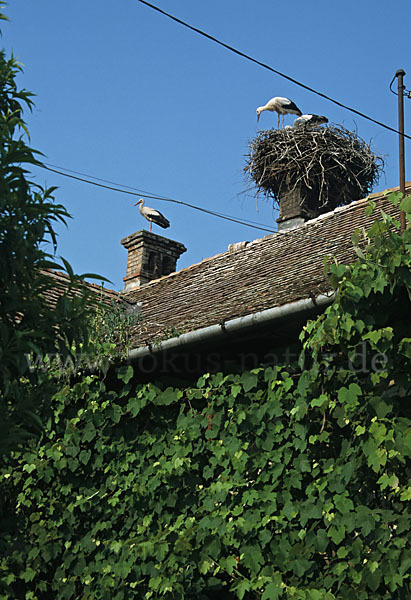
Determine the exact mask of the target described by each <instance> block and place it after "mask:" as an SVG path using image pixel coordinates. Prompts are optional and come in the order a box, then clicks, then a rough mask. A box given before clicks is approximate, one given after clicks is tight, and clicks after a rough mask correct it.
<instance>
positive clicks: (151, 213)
mask: <svg viewBox="0 0 411 600" xmlns="http://www.w3.org/2000/svg"><path fill="white" fill-rule="evenodd" d="M134 206H138V210H139V211H140V213H141V214H142V215H143V217H144V218H145V219H147V221H150V231H151V228H152V226H153V223H155V224H156V225H159V227H162V228H163V229H167V227H170V221H168V220H167V219H166V218H165V216H164V215H162V214H161V212H159V211H158V210H155V209H154V208H150V207H149V206H144V200H143V198H140V200H139V201H138V202H137V203H136V204H135V205H134Z"/></svg>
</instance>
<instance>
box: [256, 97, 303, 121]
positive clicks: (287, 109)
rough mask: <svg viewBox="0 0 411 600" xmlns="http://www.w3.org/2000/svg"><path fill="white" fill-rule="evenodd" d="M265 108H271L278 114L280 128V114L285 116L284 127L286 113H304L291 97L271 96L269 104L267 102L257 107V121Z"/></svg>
mask: <svg viewBox="0 0 411 600" xmlns="http://www.w3.org/2000/svg"><path fill="white" fill-rule="evenodd" d="M263 110H269V111H271V112H276V113H277V114H278V123H277V127H278V129H279V128H280V115H281V116H282V118H283V120H282V125H283V127H284V115H288V114H292V115H298V116H299V117H301V115H302V114H303V113H302V112H301V110H300V109H299V108H298V106H297V105H296V104H294V102H292V101H291V100H290V99H289V98H281V97H280V96H276V97H275V98H271V100H269V101H268V102H267V104H265V105H264V106H259V107H258V108H257V122H258V120H259V118H260V114H261V113H262V112H263Z"/></svg>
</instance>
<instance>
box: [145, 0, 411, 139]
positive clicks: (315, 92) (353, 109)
mask: <svg viewBox="0 0 411 600" xmlns="http://www.w3.org/2000/svg"><path fill="white" fill-rule="evenodd" d="M137 2H140V3H141V4H145V5H146V6H148V7H149V8H151V9H153V10H155V11H157V12H159V13H160V14H162V15H164V16H165V17H168V18H169V19H171V20H172V21H175V22H176V23H179V24H180V25H183V27H187V28H188V29H191V31H194V32H195V33H198V34H199V35H202V36H203V37H205V38H207V39H209V40H211V41H212V42H214V43H216V44H219V45H220V46H223V48H226V49H227V50H230V52H234V53H235V54H238V55H239V56H241V57H242V58H245V59H246V60H249V61H251V62H253V63H255V64H257V65H259V66H260V67H263V68H264V69H267V70H268V71H271V72H272V73H275V74H276V75H279V76H280V77H283V78H284V79H287V80H288V81H291V82H292V83H295V84H296V85H298V86H300V87H302V88H304V89H305V90H307V91H309V92H312V93H313V94H316V95H317V96H321V98H325V100H329V101H330V102H333V103H334V104H336V105H337V106H340V107H341V108H344V109H345V110H349V111H350V112H352V113H354V114H356V115H359V116H360V117H363V118H364V119H367V120H368V121H371V122H372V123H376V124H377V125H379V126H380V127H384V128H385V129H388V130H389V131H393V132H394V133H397V134H399V135H402V136H404V137H405V138H408V139H409V140H411V136H410V135H407V134H406V133H401V132H400V131H398V129H395V128H394V127H390V126H389V125H386V124H385V123H382V122H381V121H377V120H376V119H373V118H372V117H369V116H368V115H366V114H364V113H362V112H360V111H359V110H356V109H355V108H351V107H350V106H347V105H345V104H342V102H339V101H338V100H335V99H334V98H331V97H330V96H327V95H326V94H323V93H322V92H319V91H318V90H315V89H314V88H312V87H310V86H308V85H305V84H304V83H301V81H298V80H297V79H294V78H293V77H290V76H289V75H285V74H284V73H281V71H277V69H274V68H273V67H270V65H267V64H266V63H263V62H261V61H259V60H257V59H256V58H253V57H252V56H249V55H248V54H246V53H245V52H241V50H237V48H234V47H233V46H230V45H229V44H226V43H225V42H222V41H221V40H219V39H217V38H215V37H214V36H212V35H210V34H209V33H206V32H205V31H202V30H201V29H198V27H194V26H193V25H190V24H189V23H186V22H185V21H183V20H182V19H179V18H178V17H175V16H173V15H171V14H170V13H168V12H166V11H165V10H162V9H161V8H159V7H158V6H155V5H154V4H150V2H147V1H146V0H137Z"/></svg>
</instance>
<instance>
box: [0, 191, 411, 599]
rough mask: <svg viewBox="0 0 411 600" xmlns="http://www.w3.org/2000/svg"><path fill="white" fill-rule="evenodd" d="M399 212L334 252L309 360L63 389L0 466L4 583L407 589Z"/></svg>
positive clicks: (46, 588) (64, 588)
mask: <svg viewBox="0 0 411 600" xmlns="http://www.w3.org/2000/svg"><path fill="white" fill-rule="evenodd" d="M392 199H393V201H398V196H393V198H392ZM403 206H404V207H405V208H406V209H407V210H408V209H409V202H408V201H407V202H404V201H403ZM371 209H372V207H371V208H370V210H371ZM408 217H409V215H408ZM397 226H398V224H397V223H396V221H395V220H394V219H392V218H391V217H388V216H387V215H386V214H384V213H382V214H381V215H380V218H379V219H378V220H377V221H376V224H374V225H373V226H372V228H371V231H370V232H369V234H364V233H363V232H358V233H357V234H356V236H355V239H354V242H355V244H357V245H356V248H357V254H358V260H356V261H355V262H354V263H353V264H351V265H349V266H345V265H339V264H335V262H328V263H327V267H326V268H327V270H328V273H329V275H330V279H331V281H332V283H333V285H334V286H335V288H336V290H337V295H336V299H335V302H334V303H333V304H332V305H331V306H330V307H329V308H328V309H327V310H326V311H325V313H324V314H323V315H322V316H320V317H319V318H318V319H316V320H315V321H312V322H309V323H308V324H307V325H306V327H305V328H304V331H303V333H302V341H303V352H302V355H301V358H300V369H299V370H298V369H297V368H296V369H293V370H292V371H291V370H287V369H286V368H283V367H279V366H278V367H273V366H265V367H261V368H258V369H254V370H252V371H249V372H244V373H242V374H235V375H232V374H231V375H230V374H229V375H227V374H222V373H217V374H213V375H211V374H205V375H203V376H202V377H201V378H200V379H199V381H198V382H197V385H195V386H191V387H186V388H174V387H162V386H160V385H154V384H153V383H150V384H138V383H136V382H135V380H134V378H133V376H134V372H133V368H132V366H130V365H129V366H124V367H122V368H121V369H120V370H119V371H118V385H117V386H116V390H115V391H114V390H113V389H110V388H107V387H106V385H105V384H104V382H102V381H100V380H99V378H98V377H97V376H91V375H87V376H85V377H83V378H82V379H81V380H80V381H78V382H77V383H75V384H74V385H72V387H70V386H69V385H67V386H66V387H63V388H62V389H60V390H59V392H58V393H56V394H55V395H54V397H53V401H52V406H51V409H50V411H49V413H48V420H47V422H46V427H45V430H44V433H43V438H42V440H41V441H40V442H35V441H32V442H30V443H28V444H27V447H26V448H25V449H24V450H23V451H21V452H16V453H15V454H14V456H13V457H12V459H10V462H9V464H8V465H6V466H5V467H4V468H3V469H2V470H1V472H0V485H1V490H2V494H3V495H4V498H5V509H4V510H5V513H4V515H3V517H4V519H3V523H4V524H3V529H4V531H3V534H2V536H1V539H2V541H1V542H0V543H1V544H2V549H3V552H2V553H1V557H0V580H2V581H3V582H4V586H5V587H4V590H5V591H4V593H3V595H2V598H3V597H4V598H5V599H15V598H25V599H33V600H34V599H38V600H43V599H47V598H53V600H54V599H57V600H60V599H61V600H62V599H73V600H74V599H77V598H84V599H89V600H97V599H99V600H100V599H107V600H108V599H110V600H126V599H129V598H141V599H147V600H148V599H157V598H163V597H164V598H166V599H170V600H174V599H176V600H177V599H187V598H199V599H209V600H211V599H217V598H219V599H220V598H222V599H230V598H233V599H234V598H238V599H240V600H241V599H243V598H244V599H254V598H256V599H261V600H276V599H277V598H284V599H301V600H323V599H328V600H332V599H350V600H352V599H353V598H355V599H359V600H366V599H369V598H373V599H374V598H375V599H387V600H388V599H391V598H396V599H401V600H402V599H404V600H405V599H408V598H410V597H411V582H410V576H411V550H410V543H409V541H410V538H409V531H410V525H411V522H410V509H409V506H410V505H409V500H410V499H411V486H410V470H411V469H410V464H411V463H410V456H411V414H410V405H409V397H410V387H411V369H410V362H411V360H410V359H411V331H410V317H409V315H410V313H409V308H410V297H409V294H410V289H411V281H410V243H411V235H410V231H411V230H410V229H407V230H406V231H405V233H404V234H403V235H402V236H401V235H400V234H399V232H398V230H397ZM376 357H377V358H376ZM373 360H374V362H373ZM303 364H304V367H303V366H302V365H303Z"/></svg>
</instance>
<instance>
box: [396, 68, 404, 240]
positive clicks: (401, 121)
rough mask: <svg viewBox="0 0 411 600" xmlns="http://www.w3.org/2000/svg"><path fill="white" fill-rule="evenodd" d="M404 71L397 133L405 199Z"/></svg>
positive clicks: (400, 74)
mask: <svg viewBox="0 0 411 600" xmlns="http://www.w3.org/2000/svg"><path fill="white" fill-rule="evenodd" d="M404 75H405V71H404V69H398V71H397V72H396V73H395V77H397V78H398V131H399V160H400V192H402V194H403V196H404V197H405V149H404V90H405V86H404ZM400 221H401V233H402V232H403V231H405V212H404V211H401V213H400Z"/></svg>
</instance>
